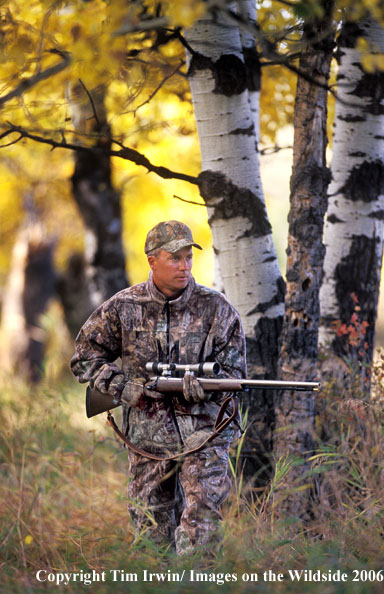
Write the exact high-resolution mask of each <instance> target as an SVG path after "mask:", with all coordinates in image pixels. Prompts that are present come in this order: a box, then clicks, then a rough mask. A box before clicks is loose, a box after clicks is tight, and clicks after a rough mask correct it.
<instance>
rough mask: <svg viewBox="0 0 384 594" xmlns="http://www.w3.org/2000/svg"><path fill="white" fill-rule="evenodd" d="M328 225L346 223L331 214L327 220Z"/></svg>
mask: <svg viewBox="0 0 384 594" xmlns="http://www.w3.org/2000/svg"><path fill="white" fill-rule="evenodd" d="M327 221H328V223H343V222H344V221H343V220H342V219H339V217H338V216H337V215H335V214H331V215H329V217H328V218H327Z"/></svg>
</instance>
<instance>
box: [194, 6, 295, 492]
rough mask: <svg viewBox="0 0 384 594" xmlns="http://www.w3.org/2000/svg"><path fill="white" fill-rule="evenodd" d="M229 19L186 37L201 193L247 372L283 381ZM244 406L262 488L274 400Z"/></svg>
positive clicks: (279, 298)
mask: <svg viewBox="0 0 384 594" xmlns="http://www.w3.org/2000/svg"><path fill="white" fill-rule="evenodd" d="M243 4H248V2H247V3H243ZM231 8H234V9H236V8H237V7H236V5H233V6H232V5H231ZM224 19H225V17H224V16H223V15H222V14H220V13H219V15H218V16H217V18H216V20H215V21H214V20H213V19H212V18H210V17H209V16H207V17H206V18H204V20H201V21H199V22H197V23H196V25H195V26H194V27H193V28H191V29H189V30H188V31H186V33H185V37H186V40H187V42H188V44H189V49H190V52H191V54H190V55H187V58H188V61H189V72H188V74H189V81H190V87H191V91H192V100H193V105H194V109H195V116H196V123H197V130H198V134H199V139H200V149H201V158H202V173H201V174H200V176H199V188H200V193H201V195H202V197H203V198H204V200H205V203H206V205H207V209H208V216H209V224H210V227H211V230H212V237H213V247H214V252H215V256H216V258H217V259H218V262H219V268H220V271H221V275H222V280H223V284H224V289H225V293H226V295H227V297H228V299H229V300H230V301H231V303H233V305H234V306H235V307H236V308H237V309H238V311H239V313H240V315H241V318H242V321H243V324H244V330H245V334H246V338H247V359H248V375H249V376H251V377H267V378H268V377H276V373H277V360H278V338H279V334H280V330H281V326H282V320H283V313H284V281H283V279H282V277H281V273H280V270H279V266H278V261H277V257H276V252H275V248H274V245H273V239H272V232H271V225H270V223H269V221H268V217H267V213H266V209H265V201H264V196H263V190H262V184H261V179H260V171H259V154H258V146H257V141H258V120H259V110H258V101H257V96H256V95H253V99H252V108H251V105H250V96H249V92H248V79H249V77H248V72H249V71H247V67H246V65H245V63H244V56H243V46H242V40H241V37H240V32H239V28H238V27H237V26H234V25H233V24H231V23H229V22H226V21H225V20H224ZM243 43H244V44H251V41H250V40H249V39H248V40H246V39H244V40H243ZM244 52H245V50H244ZM242 402H243V405H244V406H245V407H248V409H249V418H250V420H251V421H252V424H251V426H250V427H249V429H248V431H247V436H246V441H245V443H244V446H243V449H242V455H244V456H245V457H246V464H245V466H244V473H245V476H246V477H247V478H251V477H253V476H254V475H255V474H256V473H258V484H260V483H261V482H262V481H264V480H268V478H269V474H268V470H266V469H267V468H268V465H269V464H270V451H271V447H272V426H273V422H274V407H273V395H272V394H271V393H268V394H267V393H266V392H263V391H256V390H254V391H251V392H250V393H249V394H248V395H247V396H244V397H243V399H242ZM261 469H263V471H262V473H260V470H261Z"/></svg>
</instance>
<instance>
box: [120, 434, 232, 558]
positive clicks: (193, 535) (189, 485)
mask: <svg viewBox="0 0 384 594" xmlns="http://www.w3.org/2000/svg"><path fill="white" fill-rule="evenodd" d="M228 450H229V444H225V445H218V446H214V445H210V446H208V447H206V448H204V449H203V450H201V451H199V452H196V453H195V454H191V455H190V456H187V457H186V458H185V459H184V460H182V461H181V462H173V461H170V462H160V461H155V460H149V459H147V458H143V457H141V456H138V455H137V454H135V453H134V452H131V451H130V452H129V461H130V471H129V474H130V482H129V486H128V496H129V499H130V503H129V509H130V512H131V515H132V518H133V520H134V522H135V528H136V532H137V533H140V531H141V530H143V528H145V527H148V530H149V536H150V538H151V539H152V540H154V541H155V542H156V543H157V544H169V543H172V544H175V546H176V552H177V554H179V555H182V554H186V553H191V552H193V551H194V550H196V548H200V547H202V546H204V547H205V550H206V546H207V545H208V546H209V545H210V544H211V545H214V544H215V543H217V542H219V540H220V536H219V524H220V520H221V514H220V505H221V504H222V502H223V501H224V499H225V498H226V496H227V495H228V492H229V488H230V480H229V477H228ZM145 509H147V510H149V511H150V513H151V515H152V517H153V519H154V520H155V523H156V524H155V525H153V522H152V523H151V522H150V521H148V517H147V516H146V515H145V513H144V512H145Z"/></svg>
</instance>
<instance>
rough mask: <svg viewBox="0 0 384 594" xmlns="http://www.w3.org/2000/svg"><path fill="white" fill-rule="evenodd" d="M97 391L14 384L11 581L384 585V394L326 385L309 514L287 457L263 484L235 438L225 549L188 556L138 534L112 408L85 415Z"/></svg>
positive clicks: (0, 448) (336, 589) (9, 584)
mask: <svg viewBox="0 0 384 594" xmlns="http://www.w3.org/2000/svg"><path fill="white" fill-rule="evenodd" d="M382 367H384V365H382ZM380 374H381V376H380ZM379 376H380V381H382V370H380V371H379ZM382 391H384V388H383V390H382ZM84 392H85V390H84V386H77V385H75V384H74V381H73V380H72V379H69V378H67V379H64V380H63V381H62V382H61V383H60V384H57V382H52V381H43V382H42V383H41V384H40V385H39V386H38V387H35V388H28V387H27V386H25V385H24V384H23V383H21V382H18V381H16V380H15V381H13V382H9V381H7V382H4V381H3V382H2V383H1V386H0V402H1V410H0V426H1V437H0V475H1V487H0V488H1V498H0V591H1V592H4V593H6V594H8V593H20V594H21V593H23V594H24V593H33V594H35V593H36V594H37V593H39V592H45V591H47V590H50V589H51V590H60V591H65V592H70V593H77V592H83V591H84V592H85V591H87V590H88V591H92V592H98V593H99V592H100V593H104V592H105V593H116V594H119V593H120V592H126V591H132V592H133V593H138V594H139V593H142V592H151V593H154V594H155V593H160V592H161V593H163V592H164V593H165V592H177V593H179V592H180V593H181V592H186V593H187V592H198V591H203V592H236V593H237V592H240V593H241V592H262V593H264V592H268V593H269V592H277V593H280V592H305V593H307V592H308V593H311V592H319V593H320V592H321V593H322V594H336V593H341V592H351V593H353V594H355V593H356V594H360V593H370V592H373V593H376V592H382V591H383V582H384V501H383V492H384V461H383V456H382V452H383V412H382V406H381V402H382V396H383V394H380V393H379V394H378V395H377V400H376V401H374V402H373V403H369V404H367V403H365V402H364V401H362V400H359V398H354V397H353V398H350V396H351V395H350V394H349V395H347V396H348V398H347V397H346V395H345V394H342V393H341V392H340V390H338V391H335V390H333V391H332V390H328V393H327V392H326V391H325V393H323V394H321V395H320V396H319V397H320V398H321V399H322V401H321V406H320V407H319V408H320V409H321V414H320V416H319V418H318V424H319V425H322V429H321V428H320V430H319V433H323V434H326V435H327V438H326V440H325V441H324V442H322V443H320V442H319V444H318V449H317V451H316V453H315V455H314V456H313V457H312V462H311V470H310V472H308V473H307V479H308V485H311V487H312V488H315V492H316V497H315V499H314V505H313V509H312V515H311V517H309V518H307V520H306V521H303V520H299V519H297V518H293V517H291V516H288V515H287V514H285V512H284V511H283V509H284V505H283V503H284V477H285V472H286V470H284V469H287V468H288V466H289V465H288V466H287V460H284V461H280V462H279V464H277V466H276V470H275V475H274V476H273V477H272V480H271V483H270V484H269V485H268V487H267V488H266V489H265V490H264V491H252V490H250V489H247V488H246V486H245V483H244V481H242V477H241V472H240V469H241V456H239V454H240V453H241V452H240V450H239V449H236V448H234V449H233V451H232V463H231V468H230V473H231V475H232V485H233V486H232V491H231V494H230V497H229V498H228V500H227V502H226V503H225V505H224V507H223V516H224V521H223V535H224V536H223V545H222V548H221V549H220V550H219V551H217V553H216V554H214V555H211V556H210V555H208V554H207V551H205V550H204V551H200V552H199V553H196V555H195V556H193V557H189V558H177V557H176V556H175V554H174V552H173V551H172V550H170V549H161V548H158V547H156V546H155V545H154V544H153V543H151V541H150V540H149V539H148V538H147V534H146V532H145V530H144V531H143V532H142V533H141V534H140V535H139V536H138V537H136V538H135V536H134V530H133V526H132V523H131V520H130V516H129V512H128V509H127V476H126V466H127V454H126V450H124V449H123V448H121V446H120V445H119V444H118V443H117V442H116V439H115V437H114V436H113V434H112V432H111V429H110V428H109V427H107V426H106V422H105V417H104V415H99V416H98V417H97V418H95V419H92V420H88V419H86V417H85V410H84ZM348 399H349V401H350V404H349V405H348V406H347V408H346V407H345V405H344V404H341V403H342V402H345V401H348ZM282 494H283V495H282ZM290 495H292V493H290ZM138 505H140V503H139V502H138ZM148 518H149V520H150V521H151V516H150V513H149V512H148Z"/></svg>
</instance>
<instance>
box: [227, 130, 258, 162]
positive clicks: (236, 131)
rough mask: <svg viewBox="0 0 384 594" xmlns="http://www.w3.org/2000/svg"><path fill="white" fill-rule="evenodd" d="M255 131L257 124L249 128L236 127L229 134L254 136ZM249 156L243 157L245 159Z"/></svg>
mask: <svg viewBox="0 0 384 594" xmlns="http://www.w3.org/2000/svg"><path fill="white" fill-rule="evenodd" d="M254 133H255V126H254V124H251V125H250V126H248V128H236V129H235V130H231V131H230V133H229V134H244V135H245V136H253V135H254ZM247 158H248V157H243V159H247Z"/></svg>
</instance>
